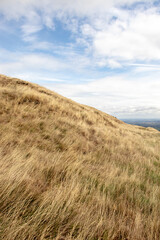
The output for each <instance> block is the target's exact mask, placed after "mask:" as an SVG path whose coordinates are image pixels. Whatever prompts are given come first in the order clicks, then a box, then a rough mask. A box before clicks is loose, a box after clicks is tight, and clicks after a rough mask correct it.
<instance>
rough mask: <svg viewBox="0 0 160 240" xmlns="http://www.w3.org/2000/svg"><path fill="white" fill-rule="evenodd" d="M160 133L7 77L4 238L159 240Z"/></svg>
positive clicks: (1, 130)
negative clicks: (127, 122) (129, 123)
mask: <svg viewBox="0 0 160 240" xmlns="http://www.w3.org/2000/svg"><path fill="white" fill-rule="evenodd" d="M159 149H160V133H159V132H158V131H157V130H155V129H147V128H143V127H139V126H132V125H128V124H126V123H124V122H122V121H120V120H118V119H116V118H114V117H112V116H110V115H108V114H106V113H103V112H101V111H98V110H97V109H94V108H92V107H89V106H85V105H80V104H78V103H76V102H74V101H71V100H69V99H67V98H65V97H62V96H60V95H58V94H57V93H54V92H52V91H49V90H47V89H45V88H42V87H40V86H38V85H35V84H31V83H29V82H25V81H22V80H19V79H15V78H9V77H6V76H3V75H1V76H0V239H4V240H43V239H48V240H51V239H52V240H53V239H55V240H72V239H76V240H100V239H101V240H154V239H155V240H156V239H157V240H158V239H160V218H159V215H160V212H159V210H160V201H159V197H160V151H159Z"/></svg>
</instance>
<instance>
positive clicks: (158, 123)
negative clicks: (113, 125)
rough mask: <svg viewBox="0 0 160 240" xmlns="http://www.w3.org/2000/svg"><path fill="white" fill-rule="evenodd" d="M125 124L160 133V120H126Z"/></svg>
mask: <svg viewBox="0 0 160 240" xmlns="http://www.w3.org/2000/svg"><path fill="white" fill-rule="evenodd" d="M124 122H126V123H129V124H133V125H137V126H142V127H152V128H155V129H157V130H159V131H160V120H157V119H148V120H147V119H124Z"/></svg>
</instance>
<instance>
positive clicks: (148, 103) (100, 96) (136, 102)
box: [46, 73, 160, 118]
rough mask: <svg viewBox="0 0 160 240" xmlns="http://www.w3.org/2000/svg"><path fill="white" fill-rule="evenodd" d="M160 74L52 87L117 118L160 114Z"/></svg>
mask: <svg viewBox="0 0 160 240" xmlns="http://www.w3.org/2000/svg"><path fill="white" fill-rule="evenodd" d="M159 77H160V73H159V74H154V76H153V75H152V74H148V77H145V78H142V77H137V76H134V73H133V76H130V75H129V74H126V75H124V74H119V75H117V76H110V77H105V78H103V79H97V80H92V81H90V82H86V83H83V84H56V85H55V84H54V86H53V87H52V89H53V90H54V91H57V92H59V93H61V94H62V95H65V96H67V97H69V98H72V99H74V100H75V101H78V102H80V103H82V104H87V105H90V106H93V107H96V108H98V109H100V110H102V111H105V112H107V113H109V114H112V115H114V116H117V117H123V118H124V117H128V116H130V117H136V116H138V117H147V116H152V117H160V106H159V102H160V95H159V89H160V81H159ZM46 86H47V85H46ZM50 88H51V86H50Z"/></svg>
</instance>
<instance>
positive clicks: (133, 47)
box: [92, 9, 160, 61]
mask: <svg viewBox="0 0 160 240" xmlns="http://www.w3.org/2000/svg"><path fill="white" fill-rule="evenodd" d="M122 17H123V12H122ZM159 25H160V15H159V13H157V11H156V9H151V10H146V11H145V10H143V11H142V12H141V11H137V10H136V12H135V13H133V12H131V15H128V18H127V19H126V16H125V19H124V20H119V19H117V20H115V21H113V22H111V23H108V25H107V26H106V27H105V29H103V30H99V31H97V32H96V34H95V35H94V37H93V38H92V40H93V47H94V50H95V52H96V54H98V55H101V56H108V57H113V58H115V59H116V60H121V61H122V60H130V61H136V60H142V61H149V60H150V61H151V60H159V59H160V28H159V27H158V26H159Z"/></svg>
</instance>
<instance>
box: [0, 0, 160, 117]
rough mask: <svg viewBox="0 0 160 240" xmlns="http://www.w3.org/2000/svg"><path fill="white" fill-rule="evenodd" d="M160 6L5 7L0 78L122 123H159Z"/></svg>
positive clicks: (0, 7)
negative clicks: (43, 89) (42, 90)
mask: <svg viewBox="0 0 160 240" xmlns="http://www.w3.org/2000/svg"><path fill="white" fill-rule="evenodd" d="M159 26H160V4H159V1H151V0H145V1H138V0H130V1H129V0H92V1H91V0H81V1H80V0H41V1H37V0H14V1H13V0H1V1H0V73H1V74H6V75H8V76H13V77H19V78H21V79H24V80H28V81H31V82H35V83H38V84H40V85H42V86H45V87H47V88H49V89H52V90H54V91H56V92H58V93H60V94H62V95H64V96H66V97H69V98H71V99H73V100H75V101H77V102H80V103H83V104H87V105H91V106H93V107H96V108H98V109H100V110H102V111H105V112H107V113H109V114H111V115H114V116H116V117H118V118H121V119H122V118H160V94H159V92H160V27H159Z"/></svg>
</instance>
